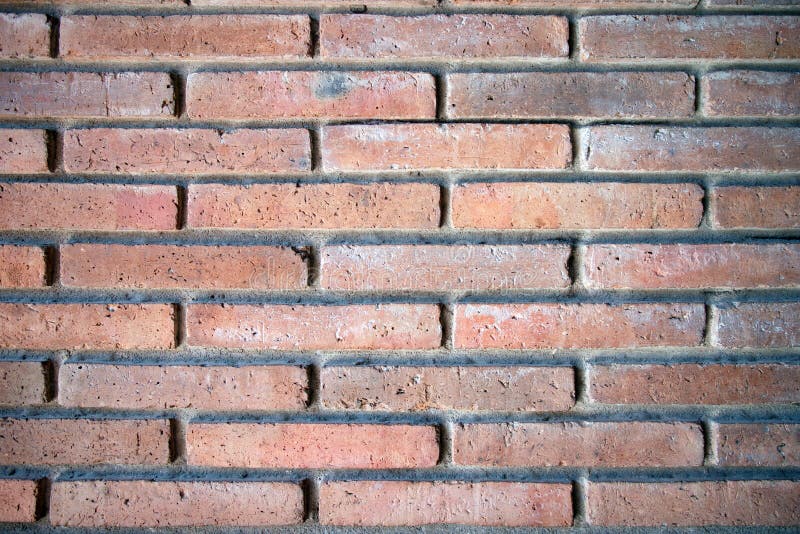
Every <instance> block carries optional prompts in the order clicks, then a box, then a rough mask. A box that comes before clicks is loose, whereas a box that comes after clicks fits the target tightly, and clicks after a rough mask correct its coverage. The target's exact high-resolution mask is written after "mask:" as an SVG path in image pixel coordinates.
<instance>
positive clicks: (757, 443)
mask: <svg viewBox="0 0 800 534" xmlns="http://www.w3.org/2000/svg"><path fill="white" fill-rule="evenodd" d="M717 442H718V445H717V457H718V458H719V463H720V465H743V466H763V465H775V466H786V465H800V425H780V424H769V425H766V424H760V425H758V424H749V425H748V424H738V425H719V427H718V430H717Z"/></svg>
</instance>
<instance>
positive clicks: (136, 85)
mask: <svg viewBox="0 0 800 534" xmlns="http://www.w3.org/2000/svg"><path fill="white" fill-rule="evenodd" d="M174 92H175V90H174V88H173V87H172V80H171V79H170V75H169V74H168V73H165V72H123V73H116V74H104V73H96V72H40V73H35V72H2V73H0V115H2V116H11V117H17V116H22V117H162V116H170V115H172V114H173V113H174V112H175V100H174Z"/></svg>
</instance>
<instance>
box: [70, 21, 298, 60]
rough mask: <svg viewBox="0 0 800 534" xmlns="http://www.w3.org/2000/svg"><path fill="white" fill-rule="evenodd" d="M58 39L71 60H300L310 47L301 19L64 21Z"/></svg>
mask: <svg viewBox="0 0 800 534" xmlns="http://www.w3.org/2000/svg"><path fill="white" fill-rule="evenodd" d="M60 35H61V55H62V56H64V57H67V58H81V57H86V58H133V57H141V58H164V59H180V58H191V59H199V58H225V57H230V58H245V57H249V58H257V57H272V56H279V57H280V56H287V57H288V56H295V57H298V56H306V55H308V53H309V51H310V44H311V33H310V22H309V19H308V17H305V16H302V15H279V16H278V15H203V16H183V15H177V16H170V17H133V16H116V15H114V16H72V15H70V16H66V17H62V18H61V33H60Z"/></svg>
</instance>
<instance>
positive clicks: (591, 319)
mask: <svg viewBox="0 0 800 534" xmlns="http://www.w3.org/2000/svg"><path fill="white" fill-rule="evenodd" d="M455 322H456V324H455V344H456V346H457V347H460V348H467V349H489V348H495V349H551V348H561V349H573V348H606V347H607V348H624V347H653V346H693V345H698V344H700V342H701V341H702V339H703V330H704V326H705V314H704V312H703V307H702V306H699V305H694V304H620V305H609V304H464V305H459V306H457V307H456V312H455Z"/></svg>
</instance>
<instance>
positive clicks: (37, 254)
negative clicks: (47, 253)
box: [0, 245, 45, 287]
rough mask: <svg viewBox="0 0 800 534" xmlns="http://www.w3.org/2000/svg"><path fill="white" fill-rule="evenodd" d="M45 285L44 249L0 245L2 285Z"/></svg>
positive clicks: (0, 278)
mask: <svg viewBox="0 0 800 534" xmlns="http://www.w3.org/2000/svg"><path fill="white" fill-rule="evenodd" d="M43 285H45V265H44V250H43V249H41V248H38V247H17V246H13V245H0V287H41V286H43Z"/></svg>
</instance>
